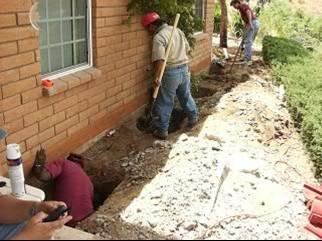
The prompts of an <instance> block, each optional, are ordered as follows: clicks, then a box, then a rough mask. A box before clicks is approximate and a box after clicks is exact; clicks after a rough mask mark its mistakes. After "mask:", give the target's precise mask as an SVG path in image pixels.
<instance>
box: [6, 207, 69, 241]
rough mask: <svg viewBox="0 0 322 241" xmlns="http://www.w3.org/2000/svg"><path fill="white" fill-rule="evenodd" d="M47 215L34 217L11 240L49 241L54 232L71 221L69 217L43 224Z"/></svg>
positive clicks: (39, 214) (41, 214) (40, 214)
mask: <svg viewBox="0 0 322 241" xmlns="http://www.w3.org/2000/svg"><path fill="white" fill-rule="evenodd" d="M46 217H47V215H46V214H45V213H43V212H40V213H38V214H37V215H36V216H34V217H33V218H32V219H31V220H30V221H29V222H28V224H27V226H26V227H25V228H24V229H23V230H22V231H21V232H20V233H19V234H17V235H16V236H14V237H13V238H12V239H11V240H50V239H51V238H52V237H53V235H54V233H55V231H56V230H59V229H61V228H63V226H64V225H65V224H66V223H68V222H69V221H71V220H72V217H71V216H66V217H63V218H61V219H59V220H58V221H54V222H50V223H43V220H44V218H46Z"/></svg>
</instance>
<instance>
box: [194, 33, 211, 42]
mask: <svg viewBox="0 0 322 241" xmlns="http://www.w3.org/2000/svg"><path fill="white" fill-rule="evenodd" d="M194 38H195V39H196V41H199V40H204V39H207V38H209V34H208V33H205V32H198V33H195V34H194Z"/></svg>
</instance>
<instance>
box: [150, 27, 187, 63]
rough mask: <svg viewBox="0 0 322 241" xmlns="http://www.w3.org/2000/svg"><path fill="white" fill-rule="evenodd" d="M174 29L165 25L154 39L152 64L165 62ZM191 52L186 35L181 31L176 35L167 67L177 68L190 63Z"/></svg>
mask: <svg viewBox="0 0 322 241" xmlns="http://www.w3.org/2000/svg"><path fill="white" fill-rule="evenodd" d="M172 29H173V27H172V26H169V25H168V24H164V25H163V26H162V27H160V29H159V30H158V31H157V33H156V34H155V35H154V38H153V48H152V62H155V61H158V60H165V53H166V49H167V47H168V45H169V40H170V36H171V32H172ZM189 51H190V46H189V43H188V41H187V39H186V36H185V34H184V33H183V32H182V31H181V30H180V29H177V31H176V32H175V33H174V36H173V45H172V48H171V51H170V54H169V58H168V62H167V66H169V67H176V66H180V65H183V64H187V63H189V57H188V54H187V53H188V52H189Z"/></svg>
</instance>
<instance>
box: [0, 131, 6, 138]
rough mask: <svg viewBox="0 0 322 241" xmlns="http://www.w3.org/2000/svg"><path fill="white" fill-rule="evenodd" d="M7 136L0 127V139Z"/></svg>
mask: <svg viewBox="0 0 322 241" xmlns="http://www.w3.org/2000/svg"><path fill="white" fill-rule="evenodd" d="M6 136H7V132H6V131H5V130H4V129H2V128H0V140H2V139H4V138H5V137H6Z"/></svg>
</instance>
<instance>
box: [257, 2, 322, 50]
mask: <svg viewBox="0 0 322 241" xmlns="http://www.w3.org/2000/svg"><path fill="white" fill-rule="evenodd" d="M321 20H322V19H321V18H320V19H315V18H311V17H308V16H305V14H304V13H303V12H301V11H300V10H297V9H295V8H294V7H292V6H291V4H290V3H289V2H288V1H285V0H274V1H272V2H271V3H270V4H267V5H265V6H264V8H263V9H261V15H260V22H261V29H260V32H259V39H262V38H263V37H264V36H266V35H271V36H278V37H282V38H288V39H293V40H296V41H298V42H300V43H302V44H303V46H304V47H305V48H310V49H314V48H317V47H318V46H319V44H320V41H321V40H322V39H321V36H322V21H321Z"/></svg>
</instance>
